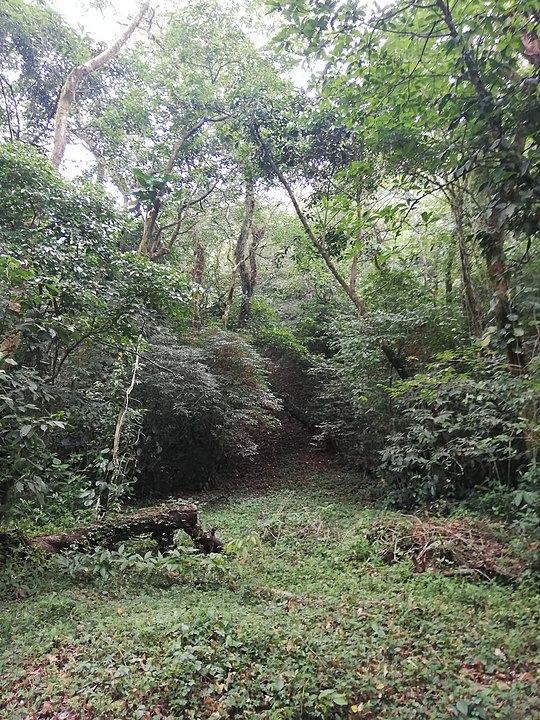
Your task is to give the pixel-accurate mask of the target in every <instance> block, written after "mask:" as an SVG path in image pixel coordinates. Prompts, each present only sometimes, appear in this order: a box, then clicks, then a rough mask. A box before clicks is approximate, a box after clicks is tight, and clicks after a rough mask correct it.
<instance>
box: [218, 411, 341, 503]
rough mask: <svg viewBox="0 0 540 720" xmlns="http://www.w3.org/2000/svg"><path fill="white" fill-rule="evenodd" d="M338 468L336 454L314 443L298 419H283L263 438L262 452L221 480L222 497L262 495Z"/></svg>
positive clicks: (239, 464)
mask: <svg viewBox="0 0 540 720" xmlns="http://www.w3.org/2000/svg"><path fill="white" fill-rule="evenodd" d="M337 468H338V463H337V459H336V455H335V453H333V452H331V451H329V450H325V449H322V448H320V447H318V446H317V444H316V443H314V442H313V434H312V432H311V431H310V430H308V429H307V428H306V427H305V426H303V425H302V424H301V423H299V422H298V421H297V420H288V419H287V418H285V419H283V420H282V424H281V427H280V428H279V429H278V430H277V431H275V432H273V433H272V434H268V435H267V436H266V437H265V438H264V439H262V441H261V444H260V450H259V453H258V454H257V455H255V456H253V457H251V458H246V459H245V460H243V461H242V462H240V463H238V464H237V465H235V466H234V467H233V468H230V469H229V470H228V471H227V473H225V474H224V475H223V476H222V477H220V478H219V479H218V482H217V487H218V492H220V494H225V495H237V494H245V493H250V494H260V493H262V492H265V491H268V490H271V489H277V488H280V487H283V484H284V483H285V482H286V481H287V478H288V477H289V476H291V475H293V474H294V475H298V474H299V471H303V472H305V476H306V478H309V476H310V471H314V470H317V471H321V470H325V469H328V470H333V471H334V472H335V471H336V469H337Z"/></svg>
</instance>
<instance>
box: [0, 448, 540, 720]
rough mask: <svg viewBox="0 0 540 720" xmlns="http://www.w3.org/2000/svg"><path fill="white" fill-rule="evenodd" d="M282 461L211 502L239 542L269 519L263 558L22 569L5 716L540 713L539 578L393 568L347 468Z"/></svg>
mask: <svg viewBox="0 0 540 720" xmlns="http://www.w3.org/2000/svg"><path fill="white" fill-rule="evenodd" d="M271 472H273V473H274V475H276V473H275V472H274V471H271ZM278 475H279V473H277V475H276V477H274V479H277V483H276V484H277V487H274V489H272V487H268V483H266V484H265V483H261V484H260V487H259V490H258V492H257V493H256V494H251V493H250V492H249V491H247V490H246V492H244V493H242V494H240V495H237V496H235V497H234V498H229V499H227V498H222V499H221V500H220V499H216V500H215V501H213V502H208V503H207V505H206V507H203V520H204V521H205V523H210V522H212V523H215V524H216V525H218V527H219V528H220V530H221V533H222V535H223V537H224V538H225V539H227V540H229V539H231V538H245V537H247V536H248V535H249V534H250V533H251V532H252V531H256V533H258V535H259V537H260V538H261V541H262V542H261V544H260V546H258V547H255V548H253V549H252V551H251V552H250V553H249V554H248V555H247V557H244V555H243V553H242V546H241V544H239V545H238V546H237V551H238V552H237V553H236V555H234V556H231V557H230V558H227V559H223V560H222V559H220V560H219V562H216V563H214V562H213V561H212V562H210V563H208V562H204V563H203V561H202V559H201V558H199V557H194V556H189V557H188V559H187V560H186V562H185V564H184V565H183V566H180V565H179V566H178V567H177V568H176V569H175V568H174V567H173V566H171V568H170V569H169V570H168V571H164V570H161V571H157V570H151V569H148V567H147V564H145V563H144V562H139V563H138V565H137V566H136V567H131V568H129V569H127V570H125V571H124V572H122V571H121V570H119V569H116V570H115V571H114V572H113V574H112V576H110V577H107V578H106V579H103V578H101V577H100V571H101V567H106V568H108V567H109V566H108V565H107V562H106V559H105V560H102V561H100V560H99V558H94V560H93V561H92V562H93V565H92V564H90V565H89V566H88V565H87V567H86V571H84V569H81V572H80V573H76V576H75V577H71V576H70V575H69V574H68V573H67V572H66V567H59V566H58V564H57V561H56V560H55V561H53V562H52V563H51V564H50V565H49V566H47V567H46V568H45V569H44V570H43V571H40V572H38V571H37V569H36V565H35V564H27V565H24V566H21V564H20V563H18V564H14V565H12V566H11V567H8V568H5V569H4V571H3V572H2V574H1V575H0V583H2V589H3V592H4V595H5V597H6V599H5V600H4V601H3V602H2V605H1V615H0V633H1V637H0V676H1V677H0V717H1V718H6V719H7V718H9V719H10V720H17V719H19V718H21V719H22V718H47V717H48V718H58V720H72V719H74V718H103V719H113V718H115V719H116V718H118V719H120V718H122V719H123V718H156V719H158V718H178V719H179V720H180V719H183V718H201V719H202V718H211V719H212V720H218V718H246V719H247V718H250V719H251V718H253V719H254V718H267V719H268V720H278V719H282V718H306V719H307V718H336V719H340V718H352V719H360V718H363V719H366V720H367V719H368V718H399V719H405V718H441V719H442V718H452V717H456V718H471V717H472V718H475V717H476V718H504V719H506V720H519V718H523V719H524V720H525V719H531V718H540V701H539V699H538V688H539V675H538V664H537V662H536V661H537V658H538V647H539V638H538V627H539V623H538V619H539V618H538V614H539V613H538V610H539V602H538V600H539V589H538V586H535V584H534V583H533V581H532V579H523V580H522V581H520V582H518V583H512V584H506V585H505V584H501V583H497V582H495V581H491V582H485V581H479V580H475V579H473V578H467V577H461V578H460V577H445V576H443V575H440V574H438V573H435V572H429V571H428V572H425V573H422V574H416V573H414V572H413V568H412V566H411V564H410V562H409V561H407V560H403V562H398V563H396V564H393V565H385V564H383V563H382V561H381V560H380V559H379V558H378V557H377V555H376V553H375V551H374V549H373V548H372V547H371V546H370V545H369V544H368V543H367V542H366V539H365V531H366V528H368V527H369V525H370V523H372V522H373V520H374V519H376V518H377V517H378V516H380V514H381V513H380V512H377V511H375V510H366V509H365V504H364V502H363V499H362V495H361V493H360V492H357V491H355V490H354V489H353V486H352V485H350V484H349V478H348V477H347V476H346V475H345V474H343V473H342V472H340V471H339V470H338V469H335V468H333V467H332V466H331V465H328V464H325V463H324V462H321V463H317V462H314V463H309V462H308V463H306V464H305V465H304V463H303V462H302V461H301V460H300V461H298V462H296V464H295V465H294V466H292V467H290V468H289V469H288V470H287V471H286V472H285V471H282V473H281V477H278ZM183 557H185V556H183ZM219 557H220V558H221V556H219ZM100 563H101V565H100ZM68 565H69V563H68ZM73 567H74V566H73ZM93 572H96V573H97V574H96V575H94V574H93ZM103 574H105V575H107V574H108V571H106V572H104V573H103Z"/></svg>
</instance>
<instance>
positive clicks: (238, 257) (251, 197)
mask: <svg viewBox="0 0 540 720" xmlns="http://www.w3.org/2000/svg"><path fill="white" fill-rule="evenodd" d="M245 186H246V195H245V200H244V218H243V220H242V227H241V228H240V234H239V235H238V240H237V242H236V249H235V251H234V261H235V264H236V267H237V268H238V274H239V275H240V285H241V288H242V300H241V303H240V312H239V315H238V327H239V328H243V327H245V325H246V322H247V319H248V316H249V301H250V298H249V292H250V288H249V270H248V268H247V265H246V249H247V245H248V241H249V238H250V235H251V230H252V227H253V214H254V212H255V185H254V182H253V180H252V179H251V178H246V180H245Z"/></svg>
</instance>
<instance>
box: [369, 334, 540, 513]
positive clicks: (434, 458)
mask: <svg viewBox="0 0 540 720" xmlns="http://www.w3.org/2000/svg"><path fill="white" fill-rule="evenodd" d="M537 393H538V369H537V363H535V364H533V365H531V367H530V369H529V372H527V373H526V374H523V375H518V376H516V375H512V374H510V373H509V371H508V368H507V367H506V366H505V364H504V362H502V360H501V359H500V358H499V357H496V356H490V355H484V354H483V353H482V351H481V350H478V349H475V348H473V349H471V350H469V351H468V352H464V353H448V354H446V355H445V356H444V357H441V359H440V360H439V362H438V363H436V364H434V365H432V366H430V367H429V369H428V371H427V372H426V373H425V374H421V375H417V376H415V377H414V378H413V379H411V380H409V381H406V382H402V383H399V384H398V385H397V386H395V387H394V388H392V389H391V390H390V395H391V397H392V398H393V400H394V401H395V403H396V405H397V409H398V410H399V411H400V414H401V417H402V418H403V420H402V429H401V431H400V432H398V433H396V434H394V435H392V436H390V437H389V438H388V441H387V445H386V447H385V449H384V452H383V455H382V465H381V469H380V471H381V475H382V477H383V478H384V480H385V482H386V487H387V490H388V499H389V500H390V501H393V502H395V503H396V504H398V505H400V506H405V507H411V506H415V505H419V504H421V503H427V502H433V501H437V500H439V499H441V498H449V499H459V498H463V497H464V496H466V495H467V494H469V493H471V491H472V490H474V489H475V488H481V487H483V488H490V487H491V488H493V486H494V485H503V486H505V487H506V488H507V493H511V491H512V489H516V488H517V483H518V479H519V477H520V474H521V473H524V472H526V471H527V468H528V467H529V466H530V463H531V461H532V459H533V457H534V453H535V452H536V451H537V449H535V448H534V446H532V445H531V442H532V443H535V442H536V440H535V438H536V437H537V432H538V428H537V421H536V420H535V419H534V415H533V416H530V409H531V407H534V406H535V403H536V401H537ZM521 497H522V498H523V496H521ZM518 504H519V503H518Z"/></svg>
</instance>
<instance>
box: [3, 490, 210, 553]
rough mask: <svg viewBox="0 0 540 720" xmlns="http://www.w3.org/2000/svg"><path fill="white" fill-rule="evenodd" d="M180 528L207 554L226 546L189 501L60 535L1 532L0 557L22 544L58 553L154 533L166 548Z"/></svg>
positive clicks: (110, 544) (109, 545) (112, 543)
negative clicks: (29, 535) (202, 520)
mask: <svg viewBox="0 0 540 720" xmlns="http://www.w3.org/2000/svg"><path fill="white" fill-rule="evenodd" d="M177 530H183V531H184V532H185V533H187V534H188V535H189V536H190V537H191V539H192V540H193V542H194V543H195V545H197V546H198V547H200V549H201V550H202V551H203V552H204V553H205V554H209V553H215V552H220V551H221V550H222V549H223V546H224V543H223V542H222V541H221V540H220V539H219V538H218V537H217V536H216V529H215V528H213V527H212V528H209V529H207V530H205V529H204V528H203V527H202V525H201V524H200V523H199V516H198V509H197V506H196V505H193V504H191V503H188V504H185V505H176V506H173V507H171V506H164V507H158V508H153V509H152V510H146V511H144V512H140V513H136V514H133V515H123V516H121V517H116V518H114V519H111V520H108V521H104V522H103V523H99V524H96V525H90V526H89V527H85V528H78V529H76V530H71V531H69V532H66V533H61V534H59V535H41V536H37V537H26V536H25V535H23V534H22V533H20V532H19V531H17V530H16V531H8V532H0V557H1V556H2V555H5V554H9V553H10V551H13V550H14V549H15V548H16V547H21V546H23V547H27V548H35V549H40V550H43V551H45V552H47V553H58V552H61V551H62V550H67V549H68V548H88V547H104V548H111V547H114V546H115V545H117V544H118V543H121V542H124V541H126V540H131V539H132V538H135V537H139V536H141V535H151V536H152V538H153V539H154V540H155V541H156V542H157V544H158V547H159V548H160V550H163V549H166V548H168V547H171V546H172V544H173V537H174V533H175V532H176V531H177Z"/></svg>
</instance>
